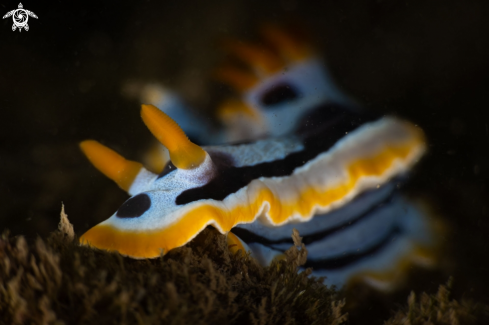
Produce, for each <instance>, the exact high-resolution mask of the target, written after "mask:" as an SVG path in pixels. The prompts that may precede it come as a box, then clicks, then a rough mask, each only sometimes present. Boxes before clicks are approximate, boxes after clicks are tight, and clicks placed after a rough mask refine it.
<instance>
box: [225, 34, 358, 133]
mask: <svg viewBox="0 0 489 325" xmlns="http://www.w3.org/2000/svg"><path fill="white" fill-rule="evenodd" d="M261 36H262V39H263V40H264V42H263V43H261V44H260V45H257V44H252V43H244V42H238V41H227V42H225V43H224V49H225V50H226V51H227V52H228V53H229V54H230V55H231V56H232V57H235V58H236V59H237V60H238V61H240V62H241V63H242V64H241V66H243V65H244V66H245V67H246V69H244V68H242V67H241V66H240V65H233V64H231V63H227V64H225V65H223V66H222V67H221V68H220V69H218V70H217V71H216V73H215V76H216V78H217V79H218V80H220V81H221V82H224V83H226V84H229V85H231V86H232V87H233V88H234V89H235V90H237V91H238V92H239V93H240V95H241V97H242V103H241V104H237V103H236V101H234V102H233V104H232V105H230V103H229V102H225V103H224V104H223V105H222V106H221V107H220V108H219V109H218V112H217V113H218V117H219V118H220V119H221V121H222V122H223V123H224V124H225V125H226V126H227V132H228V133H229V134H228V138H230V139H231V140H233V141H242V140H250V139H254V138H256V137H260V136H261V137H263V136H281V135H285V134H289V133H290V132H292V131H293V130H294V128H295V127H296V126H297V119H298V118H300V116H301V115H302V114H304V113H306V112H307V111H309V110H311V109H313V108H314V107H315V106H316V105H318V104H321V103H325V102H332V101H334V102H336V103H349V104H351V101H350V100H349V99H348V98H347V97H346V96H345V95H343V94H342V93H341V92H340V91H339V90H338V89H337V87H336V86H335V85H334V83H333V81H332V79H331V77H330V75H329V73H328V70H327V69H326V67H325V66H324V64H323V63H322V61H321V60H320V59H319V58H318V56H317V55H316V53H315V51H314V50H313V49H312V47H311V46H310V45H309V44H308V43H306V42H305V41H304V40H303V39H301V38H299V37H297V36H296V35H293V33H290V32H287V31H286V30H284V29H283V28H279V27H277V26H275V25H267V26H264V27H263V28H262V33H261ZM243 107H247V109H246V110H243ZM278 111H280V113H279V114H277V112H278ZM250 112H251V113H252V114H250ZM257 120H258V123H257Z"/></svg>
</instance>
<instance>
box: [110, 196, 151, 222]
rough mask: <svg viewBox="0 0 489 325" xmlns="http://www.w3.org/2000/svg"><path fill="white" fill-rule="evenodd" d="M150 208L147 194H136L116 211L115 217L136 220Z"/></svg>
mask: <svg viewBox="0 0 489 325" xmlns="http://www.w3.org/2000/svg"><path fill="white" fill-rule="evenodd" d="M150 207H151V199H150V198H149V196H148V194H144V193H141V194H138V195H136V196H133V197H132V198H130V199H129V200H127V201H126V202H124V204H122V206H121V207H120V208H119V210H117V213H116V216H117V217H119V218H137V217H140V216H142V215H143V213H145V212H146V211H148V210H149V208H150Z"/></svg>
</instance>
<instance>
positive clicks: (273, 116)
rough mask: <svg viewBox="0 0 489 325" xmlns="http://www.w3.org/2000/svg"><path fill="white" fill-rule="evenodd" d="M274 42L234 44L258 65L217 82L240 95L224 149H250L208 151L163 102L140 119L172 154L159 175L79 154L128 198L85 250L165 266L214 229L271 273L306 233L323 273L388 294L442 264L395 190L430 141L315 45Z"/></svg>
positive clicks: (282, 38)
mask: <svg viewBox="0 0 489 325" xmlns="http://www.w3.org/2000/svg"><path fill="white" fill-rule="evenodd" d="M264 35H265V38H266V39H267V40H268V41H269V43H270V44H271V45H270V48H271V50H268V52H266V51H265V52H264V50H262V49H261V50H260V49H259V48H257V47H255V46H254V45H252V44H242V43H239V44H240V45H239V46H238V45H236V44H234V43H233V44H232V45H229V48H230V50H231V51H234V53H235V54H236V55H238V56H239V58H240V59H241V60H243V61H244V62H245V63H247V64H249V65H250V69H249V70H248V71H247V72H246V73H245V72H239V71H236V70H233V69H234V68H230V67H226V68H224V70H221V71H220V73H219V74H220V77H221V78H223V79H227V81H228V82H230V83H232V84H234V85H235V86H236V89H237V90H238V91H239V92H240V93H241V99H240V100H238V99H235V100H232V101H228V102H227V104H225V105H224V106H223V107H222V108H221V110H220V114H221V118H222V119H223V121H224V124H225V125H226V126H227V128H228V130H227V131H228V132H227V133H226V132H224V133H223V134H224V135H221V139H220V141H221V142H223V141H226V140H230V139H232V140H243V139H246V140H249V141H247V142H246V143H241V144H220V145H212V146H202V147H201V146H198V145H196V144H194V143H193V142H191V141H190V140H189V139H188V138H187V136H186V134H185V133H184V130H182V129H181V128H180V127H179V125H178V124H177V123H176V122H175V121H174V120H173V119H172V118H171V117H170V116H169V115H171V109H172V108H171V107H169V108H168V107H167V109H164V108H162V107H165V103H154V104H157V105H158V106H159V107H160V108H158V107H156V106H153V105H143V106H142V109H141V117H142V120H143V122H144V123H145V124H146V126H147V127H148V129H149V130H150V131H151V132H152V133H153V135H154V136H155V137H156V138H157V139H158V141H159V142H160V143H161V144H162V145H163V146H164V148H166V149H165V151H166V153H167V156H169V160H168V159H167V161H165V162H164V167H163V168H162V170H161V171H159V172H158V173H153V172H151V171H149V170H147V169H146V168H144V167H143V165H142V164H140V163H138V162H134V161H129V160H126V159H125V158H123V157H122V156H120V155H119V154H117V153H116V152H114V151H112V150H111V149H109V148H107V147H105V146H103V145H101V144H100V143H98V142H96V141H93V140H87V141H84V142H82V143H81V148H82V150H83V152H84V153H85V155H86V156H87V157H88V159H89V160H90V161H91V162H92V164H93V165H94V166H95V167H96V168H97V169H99V170H100V171H101V172H102V173H104V174H105V175H106V176H107V177H109V178H110V179H112V180H114V181H115V182H116V183H117V184H118V185H119V186H120V187H121V188H122V189H124V190H126V191H127V192H128V193H129V195H131V198H129V199H128V200H127V201H126V202H125V203H124V204H122V206H121V207H120V208H119V209H118V210H117V212H116V213H114V215H112V216H111V217H110V218H109V219H107V220H105V221H103V222H101V223H100V224H98V225H96V226H94V227H93V228H91V229H90V230H89V231H87V232H86V233H85V234H84V235H83V236H82V237H81V238H80V242H81V243H82V244H85V245H90V246H92V247H96V248H99V249H104V250H109V251H117V252H119V253H120V254H122V255H126V256H129V257H132V258H139V259H140V258H155V257H158V256H160V255H161V254H165V253H166V252H168V251H169V250H171V249H173V248H176V247H180V246H182V245H185V244H186V243H188V242H189V241H190V240H192V239H193V238H194V237H195V236H197V234H199V233H200V232H201V231H202V230H203V229H204V228H206V227H207V226H212V227H214V228H216V229H217V230H218V231H219V232H221V233H222V234H226V235H227V236H228V242H229V243H230V246H232V247H233V248H232V249H233V250H236V249H244V250H247V251H250V252H251V255H252V256H253V257H254V258H256V259H257V260H258V261H259V262H260V263H261V264H263V265H268V264H269V263H270V262H271V261H272V260H273V259H275V258H277V257H278V256H281V254H283V252H284V251H285V250H286V249H288V248H289V247H290V246H291V245H292V239H291V237H290V235H291V233H292V229H293V228H296V229H298V230H299V233H300V234H301V235H302V236H303V242H304V243H305V244H306V245H307V248H308V252H309V256H308V261H307V264H306V265H305V267H312V268H313V274H314V275H318V276H326V277H327V279H326V282H327V283H329V284H336V285H342V284H345V283H347V282H348V281H349V280H362V281H366V282H368V283H370V284H372V285H375V286H377V287H379V288H382V289H389V288H391V287H392V286H393V284H395V283H396V281H397V280H398V279H399V277H400V274H402V273H404V272H405V270H406V269H407V268H408V266H409V265H412V264H413V263H418V264H424V265H430V264H432V263H433V261H434V255H435V254H434V247H435V246H436V240H435V237H436V236H435V234H434V230H433V226H432V225H431V221H430V217H429V216H428V215H427V214H426V213H425V212H424V210H423V209H422V208H420V207H419V206H418V205H416V204H414V203H413V202H411V201H410V200H408V199H406V198H404V197H403V196H402V195H401V194H400V193H399V191H398V184H399V183H400V182H402V181H404V179H405V178H406V175H407V174H408V172H409V171H410V170H411V169H412V167H413V166H414V165H415V164H416V163H417V162H418V160H419V159H420V158H421V156H422V155H423V153H424V152H425V150H426V145H425V138H424V135H423V132H422V131H421V130H420V129H419V128H418V127H416V126H414V125H413V124H411V123H410V122H407V121H405V120H402V119H399V118H396V117H381V116H377V115H375V114H371V113H367V112H364V111H363V110H361V109H359V108H358V107H357V106H356V105H353V104H351V102H350V101H349V100H348V99H347V98H346V97H345V96H343V95H341V93H339V91H338V90H337V89H336V87H334V85H333V84H332V83H331V79H330V78H329V75H328V72H327V70H326V69H325V68H324V66H323V65H322V63H321V61H320V60H319V59H318V58H317V56H316V55H314V54H313V52H312V51H310V49H309V47H307V46H306V45H304V44H301V42H300V41H298V40H295V39H294V38H292V37H290V36H289V35H287V34H286V33H284V32H283V31H281V30H280V29H277V28H274V27H268V28H267V29H265V32H264ZM263 53H265V54H263ZM229 103H231V104H229ZM164 111H166V112H167V113H168V114H166V113H165V112H164ZM190 114H191V113H190V112H189V119H190V118H191V116H190ZM179 118H180V119H182V118H185V116H183V117H181V114H180V117H179ZM177 121H178V118H177ZM256 124H259V125H261V128H260V129H257V128H255V129H253V125H255V126H256ZM246 126H250V128H247V127H246ZM250 130H251V131H250ZM202 136H203V137H204V136H205V135H202ZM160 158H161V157H160Z"/></svg>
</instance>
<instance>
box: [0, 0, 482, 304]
mask: <svg viewBox="0 0 489 325" xmlns="http://www.w3.org/2000/svg"><path fill="white" fill-rule="evenodd" d="M22 3H23V5H24V9H28V10H31V11H33V12H34V13H35V14H36V15H37V16H38V17H39V19H34V18H30V19H29V26H30V30H29V31H28V32H25V31H22V32H21V33H19V32H18V31H16V32H12V30H11V26H12V19H11V18H8V19H4V20H1V21H0V230H1V229H4V228H9V229H10V230H11V233H13V234H14V235H17V234H23V235H26V236H27V237H28V239H32V238H35V237H36V236H37V235H38V234H39V235H41V236H46V235H47V234H48V233H49V232H51V231H53V230H54V229H56V226H57V223H58V220H59V212H60V208H61V202H64V204H65V206H66V212H67V213H68V215H69V218H70V220H71V221H72V223H73V224H74V226H75V231H76V232H77V234H82V233H83V232H84V231H86V230H87V229H88V228H89V227H91V226H93V225H95V224H96V223H98V222H100V221H102V220H104V219H105V218H107V217H109V216H110V215H111V214H112V213H113V212H114V211H115V210H116V209H117V208H118V206H119V205H120V204H121V203H122V202H123V201H124V200H125V199H126V194H124V193H123V192H122V191H121V190H119V189H118V188H117V186H116V185H114V184H113V183H112V182H111V181H110V180H107V179H105V178H104V177H103V176H102V175H101V174H100V173H98V172H97V171H96V170H95V169H94V168H93V167H91V166H90V165H89V163H88V162H87V161H86V159H85V158H84V157H83V156H82V155H81V153H80V151H79V149H78V146H77V143H78V142H79V141H80V140H83V139H87V138H93V139H97V140H99V141H101V142H102V143H104V144H107V145H109V146H110V147H112V148H114V149H115V150H117V151H119V152H120V153H122V154H123V155H124V156H125V157H127V158H130V159H134V160H137V159H139V158H140V157H141V154H142V153H143V152H144V150H145V149H146V148H147V146H148V144H149V143H150V142H151V141H152V140H151V135H150V133H149V132H148V130H147V129H146V128H145V127H144V125H143V124H142V122H141V120H140V117H139V102H138V100H137V99H135V98H131V97H130V96H128V92H127V91H124V89H126V90H127V87H125V86H127V84H128V83H129V84H131V83H132V84H134V83H136V82H138V81H143V82H148V81H161V82H163V83H165V84H166V85H168V86H171V87H173V88H174V89H176V90H178V91H179V92H181V93H182V94H183V95H184V96H185V97H186V98H187V99H188V101H189V102H190V103H192V104H193V105H194V106H196V107H199V108H202V109H211V108H212V107H214V106H215V105H216V103H218V101H219V100H220V99H223V98H224V97H226V96H227V95H228V94H229V90H228V89H226V88H225V87H224V86H221V85H219V84H217V83H214V82H213V81H212V79H211V78H210V71H211V70H212V68H213V67H215V65H216V64H217V63H218V62H219V59H220V58H222V57H221V56H220V55H221V54H220V53H219V50H218V46H217V41H218V40H219V39H220V38H222V37H226V36H230V35H232V36H236V37H240V38H244V39H254V38H256V28H257V26H258V24H259V23H261V22H267V21H278V22H280V21H284V20H286V19H290V18H293V19H297V20H299V21H302V22H304V23H305V25H306V27H307V28H308V29H309V31H310V32H311V34H312V35H313V38H314V39H315V40H316V41H317V45H318V48H320V49H321V51H322V53H324V54H325V57H326V58H327V60H328V64H329V67H330V69H331V71H332V73H333V75H334V76H335V78H336V80H337V81H338V84H339V85H340V86H341V87H342V88H343V89H344V90H345V91H346V92H347V93H349V94H350V95H351V96H352V97H353V98H355V99H357V100H358V101H359V102H360V103H362V104H363V105H364V106H367V107H368V108H369V109H372V110H377V111H380V112H384V113H386V114H387V113H389V114H391V113H394V114H397V115H400V116H404V117H406V118H408V119H410V120H412V121H414V122H415V123H417V124H418V125H420V126H421V127H422V128H423V129H424V130H425V131H426V133H427V136H428V140H429V148H430V152H429V154H428V155H427V157H426V158H425V159H424V160H423V162H422V163H421V165H420V167H419V168H418V171H417V173H416V175H414V177H413V182H412V183H411V185H409V186H408V188H407V190H408V191H410V192H411V193H412V194H415V195H418V196H422V197H424V198H426V199H429V200H431V201H432V202H433V203H434V204H433V206H434V207H435V210H436V211H437V213H438V214H440V215H441V216H442V218H443V219H444V220H446V224H447V225H448V227H449V229H451V232H450V233H449V235H447V236H446V237H445V239H444V241H445V243H446V244H447V246H446V247H447V253H446V255H447V256H448V258H447V261H446V262H445V263H444V265H443V268H444V269H443V271H442V272H441V275H440V277H439V281H432V282H431V283H430V284H429V286H431V287H430V288H429V289H432V288H435V289H436V286H437V285H438V284H439V283H443V282H445V281H446V280H447V278H448V276H449V275H454V276H455V289H456V290H455V291H456V294H458V295H459V296H460V295H464V296H466V297H471V298H475V299H482V300H483V301H486V302H488V301H489V294H488V293H487V290H488V289H489V285H488V282H489V281H488V280H487V278H486V274H487V273H488V271H489V267H488V265H489V261H488V257H489V240H488V239H487V238H488V237H489V220H488V218H489V216H488V211H487V210H488V203H489V202H488V198H489V191H488V175H489V153H488V151H489V112H488V108H489V105H488V104H489V99H488V95H487V94H488V91H487V85H488V83H487V82H485V81H487V76H488V73H489V63H488V62H489V44H488V39H489V26H488V25H489V24H488V23H487V20H488V18H487V17H489V3H488V2H487V1H486V2H484V1H480V2H477V1H470V2H469V1H457V0H445V1H421V0H420V1H394V0H385V1H382V0H378V1H317V2H303V1H298V0H297V1H294V0H282V1H276V0H274V1H266V2H265V1H244V0H240V1H236V0H233V1H228V0H209V1H182V0H179V1H144V2H137V1H117V2H116V1H113V2H111V1H103V2H94V3H90V2H82V1H78V2H73V1H71V2H59V1H51V2H49V3H48V2H39V1H24V2H22ZM264 3H265V4H264ZM17 6H18V0H16V1H2V2H1V3H0V15H1V16H3V15H4V14H5V13H7V12H8V11H10V10H13V9H16V8H17Z"/></svg>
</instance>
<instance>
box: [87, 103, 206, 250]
mask: <svg viewBox="0 0 489 325" xmlns="http://www.w3.org/2000/svg"><path fill="white" fill-rule="evenodd" d="M141 116H142V119H143V121H144V122H145V123H146V125H147V126H148V128H149V129H150V131H151V132H152V133H153V134H154V135H155V136H156V137H157V138H158V140H160V142H161V143H162V144H163V145H165V146H166V147H167V148H168V150H169V152H170V158H171V161H170V162H168V163H167V165H166V167H165V169H164V170H163V171H162V172H161V173H160V174H159V175H156V174H153V173H151V172H149V171H148V170H146V169H145V168H144V167H143V166H142V165H141V164H140V163H137V162H133V161H129V160H126V159H125V158H123V157H122V156H120V155H119V154H117V153H116V152H114V151H113V150H111V149H109V148H107V147H105V146H103V145H101V144H100V143H98V142H96V141H93V140H87V141H83V142H82V143H81V144H80V147H81V148H82V151H83V152H84V153H85V155H86V156H87V158H88V159H89V160H90V161H91V162H92V164H93V165H94V166H95V167H96V168H97V169H99V170H100V171H101V172H102V173H103V174H105V175H106V176H107V177H109V178H110V179H112V180H113V181H115V182H116V183H117V184H118V185H119V186H120V187H121V188H123V189H124V190H126V191H128V193H129V194H131V195H133V196H132V197H131V198H130V199H128V200H127V201H126V202H125V203H124V204H123V205H122V206H121V207H120V208H119V210H118V211H117V212H116V213H115V214H114V215H113V216H112V217H111V218H109V219H107V220H106V221H104V222H102V223H101V224H99V225H97V226H95V227H93V228H92V229H90V230H89V231H87V232H86V233H85V234H84V235H83V236H82V237H81V238H80V242H81V243H82V244H88V245H90V246H93V247H97V248H101V249H106V250H115V251H118V252H120V253H121V254H123V255H128V256H131V257H135V258H143V257H156V256H159V255H160V254H161V252H166V251H168V250H169V249H171V248H174V247H178V246H181V245H183V244H185V243H186V242H188V241H189V240H190V239H192V238H193V237H194V235H189V236H188V237H185V236H180V238H175V236H176V235H175V234H178V233H179V232H178V230H177V231H176V232H171V231H170V234H166V232H167V231H168V227H169V226H170V225H171V224H172V222H173V219H172V213H173V212H174V211H175V210H178V209H179V207H178V205H177V204H176V203H175V202H176V198H177V196H178V195H179V194H180V193H182V192H183V191H185V190H188V189H191V188H195V187H199V186H202V185H205V184H206V183H208V182H209V181H210V180H212V178H213V177H214V176H215V168H214V164H213V162H212V159H211V157H210V156H209V154H207V152H205V151H204V150H203V149H202V148H201V147H199V146H197V145H196V144H194V143H192V142H190V141H189V140H188V138H187V137H186V135H185V133H184V132H183V131H182V130H181V129H180V127H179V126H178V125H177V124H176V123H175V122H174V121H173V120H172V119H171V118H170V117H168V116H167V115H166V114H165V113H163V112H161V111H159V110H158V109H157V108H156V107H154V106H152V105H143V107H142V110H141ZM204 227H205V226H204ZM170 228H171V227H170ZM187 228H188V229H191V228H192V226H188V227H187ZM202 229H203V228H202ZM200 230H201V229H199V230H195V235H196V234H197V233H198V232H199V231H200ZM162 232H163V233H165V234H162ZM167 242H170V243H167ZM175 245H176V246H175Z"/></svg>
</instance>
